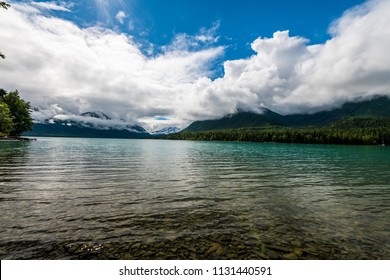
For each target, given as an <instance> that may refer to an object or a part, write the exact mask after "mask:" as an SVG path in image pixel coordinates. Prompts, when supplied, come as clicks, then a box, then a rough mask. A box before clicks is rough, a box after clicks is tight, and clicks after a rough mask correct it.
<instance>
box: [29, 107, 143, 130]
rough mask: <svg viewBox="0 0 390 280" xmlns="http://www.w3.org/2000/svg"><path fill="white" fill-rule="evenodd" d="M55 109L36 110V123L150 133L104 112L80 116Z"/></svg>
mask: <svg viewBox="0 0 390 280" xmlns="http://www.w3.org/2000/svg"><path fill="white" fill-rule="evenodd" d="M56 109H57V108H54V109H46V110H42V109H39V108H34V109H33V110H31V116H32V118H33V120H34V122H35V123H40V124H47V125H50V124H62V125H66V126H78V127H81V128H82V127H85V128H92V129H98V130H127V131H130V132H135V133H148V132H147V131H146V130H145V129H144V128H143V127H141V126H139V125H133V124H130V123H128V122H126V121H124V120H114V119H111V118H110V117H109V116H107V115H106V114H104V113H103V112H99V111H97V112H85V113H82V114H80V115H75V114H70V113H67V112H59V113H58V111H57V110H56Z"/></svg>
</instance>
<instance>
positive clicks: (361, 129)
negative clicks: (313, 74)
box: [163, 117, 390, 146]
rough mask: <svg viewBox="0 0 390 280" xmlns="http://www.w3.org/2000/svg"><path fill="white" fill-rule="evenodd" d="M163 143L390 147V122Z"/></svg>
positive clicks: (233, 132) (346, 122)
mask: <svg viewBox="0 0 390 280" xmlns="http://www.w3.org/2000/svg"><path fill="white" fill-rule="evenodd" d="M163 138H164V139H171V140H201V141H247V142H275V143H302V144H350V145H381V146H382V145H383V146H384V145H385V144H388V143H390V119H387V118H373V117H367V118H345V119H343V120H340V121H337V122H335V123H332V124H330V125H327V126H324V127H278V126H264V127H253V128H239V129H223V130H211V131H183V132H181V133H178V134H172V135H167V136H164V137H163Z"/></svg>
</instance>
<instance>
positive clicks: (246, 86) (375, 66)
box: [0, 0, 390, 129]
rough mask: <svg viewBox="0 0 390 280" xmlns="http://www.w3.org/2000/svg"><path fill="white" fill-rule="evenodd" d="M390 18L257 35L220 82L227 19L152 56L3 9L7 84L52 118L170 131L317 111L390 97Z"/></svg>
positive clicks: (129, 42) (36, 15)
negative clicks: (225, 119) (268, 112)
mask: <svg viewBox="0 0 390 280" xmlns="http://www.w3.org/2000/svg"><path fill="white" fill-rule="evenodd" d="M46 8H47V7H46ZM389 13H390V1H388V0H382V1H380V0H374V1H369V2H367V3H365V4H363V5H361V6H358V7H355V8H353V9H351V10H349V11H346V12H345V14H344V15H343V16H342V17H341V18H340V19H339V20H337V21H335V22H334V23H332V24H331V26H330V29H329V30H330V33H331V36H332V37H331V39H329V40H328V41H327V42H325V43H324V44H320V45H310V42H309V41H308V40H307V39H305V38H302V37H297V36H295V37H291V36H290V35H289V33H288V31H277V32H275V33H274V35H273V37H272V38H258V39H256V40H254V41H253V42H252V44H251V47H252V49H253V51H254V54H253V55H252V56H251V57H249V58H243V59H240V60H233V61H225V62H224V65H223V66H224V75H223V76H222V77H220V78H217V79H211V78H210V77H212V76H213V66H214V62H215V61H216V60H217V59H219V58H220V57H221V56H222V55H223V53H224V49H225V46H218V45H217V43H218V37H217V36H215V35H216V30H217V27H218V25H219V23H217V24H216V25H214V26H213V27H212V29H210V30H206V29H203V30H202V31H201V32H200V33H199V34H196V35H194V36H190V35H187V34H177V36H176V37H175V39H174V40H173V42H172V44H171V45H170V46H165V47H164V48H162V52H161V53H160V54H159V55H155V56H152V57H151V56H146V55H144V54H143V52H142V46H140V45H139V43H138V42H137V41H136V40H135V39H134V38H133V37H131V36H128V35H125V34H119V33H117V32H115V31H113V30H110V29H102V28H99V27H90V28H80V27H78V26H76V25H75V24H74V23H72V22H69V21H66V20H63V19H60V18H57V17H53V16H48V15H45V14H43V13H42V10H41V9H40V8H39V7H38V6H36V5H28V4H23V5H22V4H14V5H13V8H12V9H9V10H8V11H0V26H2V28H1V29H0V41H1V51H2V52H3V53H5V54H6V55H7V59H6V60H4V61H1V62H0V87H4V88H6V89H9V90H10V89H14V88H17V89H19V90H20V92H21V93H22V96H23V97H24V98H26V99H28V100H30V101H31V103H32V105H34V106H39V107H42V108H47V112H50V113H52V114H56V113H58V114H62V115H64V114H65V115H66V113H70V114H78V113H82V112H85V111H102V112H105V113H106V114H108V115H109V116H110V117H111V118H113V119H118V120H119V119H124V120H126V121H128V122H130V123H138V124H141V125H144V126H147V127H148V126H149V128H151V129H156V128H158V126H161V125H164V121H161V120H165V124H169V125H179V126H184V125H186V124H188V123H189V122H191V121H194V120H198V119H207V118H218V117H221V116H223V115H225V114H228V113H233V112H235V111H236V110H237V109H243V110H250V111H254V112H261V108H262V106H265V107H268V108H270V109H272V110H275V111H277V112H279V113H283V114H288V113H296V112H313V111H316V110H321V109H326V108H331V107H334V106H338V105H340V104H341V103H343V102H345V101H348V100H353V99H355V98H357V97H366V98H369V97H370V96H372V95H376V94H389V93H390V79H389V77H390V56H389V55H388V50H389V48H390V17H389V16H388V15H389ZM206 35H207V36H206ZM205 38H207V40H205ZM206 43H207V44H206ZM53 104H55V105H53ZM57 111H58V112H57ZM40 115H42V116H43V115H45V116H47V114H44V113H41V114H40ZM156 116H159V118H158V121H156Z"/></svg>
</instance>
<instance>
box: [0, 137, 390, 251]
mask: <svg viewBox="0 0 390 280" xmlns="http://www.w3.org/2000/svg"><path fill="white" fill-rule="evenodd" d="M0 213H1V216H0V257H1V259H31V258H33V259H296V258H297V259H390V234H389V231H390V218H389V217H390V148H389V147H372V146H371V147H365V146H336V145H335V146H330V145H292V144H259V143H221V142H192V141H160V140H110V139H64V138H40V139H38V141H34V142H6V141H1V142H0Z"/></svg>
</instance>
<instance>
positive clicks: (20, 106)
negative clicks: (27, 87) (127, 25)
mask: <svg viewBox="0 0 390 280" xmlns="http://www.w3.org/2000/svg"><path fill="white" fill-rule="evenodd" d="M0 102H1V103H2V104H3V103H4V104H5V105H6V106H7V108H8V111H7V109H6V107H5V106H3V107H4V108H3V114H4V120H3V119H2V120H3V121H4V123H6V122H8V121H7V120H8V118H9V117H10V118H11V120H12V129H11V130H10V131H7V129H5V128H4V130H3V129H0V133H2V134H9V135H11V136H20V135H21V134H22V133H23V132H25V131H29V130H31V129H32V126H33V121H32V118H31V116H30V104H29V103H28V102H26V101H24V100H23V99H21V98H20V97H19V92H18V91H17V90H15V91H11V92H9V93H7V92H6V91H5V90H0ZM7 112H8V114H7Z"/></svg>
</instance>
